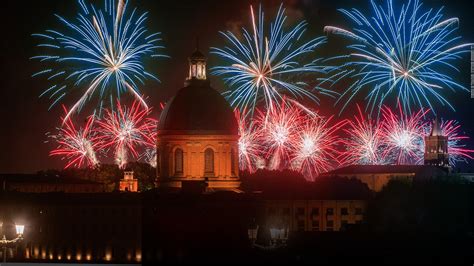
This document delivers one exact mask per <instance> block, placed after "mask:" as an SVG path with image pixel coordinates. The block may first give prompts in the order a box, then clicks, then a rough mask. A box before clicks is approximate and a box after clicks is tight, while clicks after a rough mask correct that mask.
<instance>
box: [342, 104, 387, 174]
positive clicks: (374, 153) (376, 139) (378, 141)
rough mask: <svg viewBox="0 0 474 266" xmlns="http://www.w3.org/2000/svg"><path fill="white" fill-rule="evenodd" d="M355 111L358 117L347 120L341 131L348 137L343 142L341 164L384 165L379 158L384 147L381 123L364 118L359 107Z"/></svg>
mask: <svg viewBox="0 0 474 266" xmlns="http://www.w3.org/2000/svg"><path fill="white" fill-rule="evenodd" d="M357 110H358V112H359V115H354V119H353V120H349V121H348V126H347V127H346V128H344V129H343V131H344V132H345V133H346V134H347V135H348V136H349V137H348V138H347V139H346V140H344V141H343V142H344V146H345V151H343V152H342V154H341V155H342V159H341V161H342V162H343V163H342V164H343V165H353V164H363V165H377V164H384V160H383V158H382V156H381V155H382V150H383V148H384V146H385V145H384V138H383V133H382V123H378V121H376V120H374V119H371V118H370V117H366V115H364V114H363V112H362V110H361V108H360V106H359V105H357Z"/></svg>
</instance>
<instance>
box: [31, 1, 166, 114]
mask: <svg viewBox="0 0 474 266" xmlns="http://www.w3.org/2000/svg"><path fill="white" fill-rule="evenodd" d="M78 2H79V4H80V7H81V12H80V13H79V14H78V17H77V20H76V21H75V22H72V21H69V20H66V19H65V18H63V17H61V16H58V15H57V17H58V19H59V20H60V21H61V22H62V23H63V24H64V25H65V26H66V29H67V31H65V32H59V31H56V30H47V31H46V32H45V33H42V34H33V36H35V37H39V38H41V39H42V40H44V43H41V44H39V45H38V46H39V47H43V48H46V49H48V52H47V53H46V54H44V55H39V56H34V57H33V59H38V60H40V61H41V62H49V63H51V64H48V68H46V69H45V70H42V71H40V72H38V73H36V74H33V76H38V75H46V76H47V79H48V80H49V81H52V82H54V84H53V85H52V86H51V87H49V88H48V89H46V90H45V91H44V92H43V93H42V94H41V96H43V95H49V98H50V99H54V101H53V103H52V104H51V107H52V106H54V105H55V104H56V103H57V102H59V101H60V100H61V99H62V98H63V97H65V96H66V94H68V93H69V92H70V91H71V90H73V89H74V90H77V89H78V88H81V89H82V90H83V91H82V95H81V96H80V98H79V100H77V101H76V102H75V104H74V105H73V106H72V108H71V109H70V110H69V112H68V113H67V114H66V117H65V120H67V118H68V117H69V116H70V115H71V114H72V113H73V112H76V111H78V110H80V109H81V108H82V106H83V105H84V104H85V102H86V101H87V100H89V99H90V98H91V97H92V96H93V95H94V94H96V95H99V96H100V98H102V97H104V96H106V95H109V96H110V98H111V100H112V98H113V95H114V94H115V95H116V96H119V95H120V94H122V93H123V92H126V91H128V92H130V93H131V94H132V95H133V96H134V97H136V99H137V100H139V101H140V103H141V104H142V105H143V106H144V107H145V108H147V105H146V103H145V101H144V99H143V98H142V96H141V93H140V91H139V89H138V84H143V83H144V80H145V79H148V78H152V79H156V80H158V79H157V78H156V77H155V76H154V75H153V74H151V73H149V72H147V71H146V70H145V65H144V60H145V59H147V58H151V57H163V55H162V54H160V53H158V50H159V49H161V48H163V47H162V46H160V45H158V43H159V42H160V41H161V38H160V37H159V35H160V33H153V34H148V33H147V29H146V27H145V22H146V20H147V16H146V13H144V14H141V15H139V14H138V12H137V11H136V9H133V10H132V11H131V12H128V5H127V2H126V1H124V0H117V1H114V0H105V10H104V11H102V10H97V9H96V8H95V7H94V6H93V5H88V4H86V3H85V2H84V0H79V1H78ZM51 65H55V66H56V68H53V67H50V66H51ZM112 87H115V93H114V90H113V89H111V88H112ZM101 103H102V101H101Z"/></svg>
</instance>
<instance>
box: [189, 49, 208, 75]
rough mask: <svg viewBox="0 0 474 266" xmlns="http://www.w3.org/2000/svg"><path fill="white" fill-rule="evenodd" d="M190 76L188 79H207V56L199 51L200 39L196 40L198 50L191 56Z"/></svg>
mask: <svg viewBox="0 0 474 266" xmlns="http://www.w3.org/2000/svg"><path fill="white" fill-rule="evenodd" d="M188 60H189V76H188V78H187V80H188V81H189V80H193V79H197V80H206V79H207V77H206V57H205V56H204V55H203V54H202V53H201V52H200V51H199V40H196V51H194V53H192V55H191V56H190V57H189V59H188Z"/></svg>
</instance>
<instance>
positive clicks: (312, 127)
mask: <svg viewBox="0 0 474 266" xmlns="http://www.w3.org/2000/svg"><path fill="white" fill-rule="evenodd" d="M308 118H309V119H308V120H306V121H305V123H304V125H303V126H302V127H301V130H300V132H299V134H298V138H297V139H296V145H295V149H294V152H293V154H292V165H291V168H292V169H295V170H298V171H299V172H301V173H302V174H303V175H304V176H305V178H306V179H308V180H314V179H315V178H316V177H317V176H318V175H319V174H320V173H322V172H327V171H330V170H333V169H334V168H336V167H337V166H339V165H340V164H341V162H340V161H339V157H340V152H339V150H338V146H339V144H341V138H340V136H339V135H338V134H337V132H338V131H339V130H340V129H341V128H342V127H344V126H345V125H346V124H347V120H341V121H339V122H337V123H336V124H334V125H330V123H331V122H332V118H333V117H329V118H327V119H326V118H323V117H321V116H319V115H314V116H312V117H308Z"/></svg>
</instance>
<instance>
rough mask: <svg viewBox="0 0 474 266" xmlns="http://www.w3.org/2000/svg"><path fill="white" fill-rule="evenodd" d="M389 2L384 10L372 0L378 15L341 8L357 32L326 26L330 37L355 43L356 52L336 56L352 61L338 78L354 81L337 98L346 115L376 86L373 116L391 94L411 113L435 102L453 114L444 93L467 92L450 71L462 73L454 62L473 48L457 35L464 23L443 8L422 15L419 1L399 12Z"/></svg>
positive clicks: (369, 97) (372, 97) (371, 94)
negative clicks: (445, 13)
mask: <svg viewBox="0 0 474 266" xmlns="http://www.w3.org/2000/svg"><path fill="white" fill-rule="evenodd" d="M386 2H387V8H386V9H385V8H383V7H382V6H378V5H376V4H375V2H374V1H371V3H372V9H373V12H374V13H375V15H374V16H373V17H366V16H365V15H364V14H363V13H362V12H360V11H359V10H356V9H351V10H346V9H340V10H339V11H341V12H342V13H343V14H344V15H346V16H347V17H348V18H349V19H350V20H351V21H353V22H354V24H355V25H356V27H355V28H354V29H353V30H346V29H342V28H338V27H334V26H327V27H325V31H326V32H328V33H333V34H335V35H342V36H344V37H346V38H348V39H349V40H353V41H355V43H354V44H351V45H349V46H348V49H350V50H352V51H353V52H352V53H350V54H347V55H342V56H337V57H334V58H333V59H343V60H348V62H346V63H343V64H342V66H341V68H340V69H345V70H343V71H342V70H341V71H340V72H339V73H340V77H339V79H342V78H344V77H351V78H352V79H353V80H354V82H353V83H352V85H351V86H349V87H348V88H347V89H346V91H345V92H344V93H343V94H342V95H341V96H340V97H339V99H338V102H343V107H342V109H341V112H342V111H343V110H344V109H345V108H346V107H347V105H348V104H349V103H350V102H351V101H352V99H353V98H354V97H355V96H356V95H357V94H359V93H361V92H362V91H364V90H365V89H366V88H368V87H370V88H372V89H371V90H370V91H369V92H368V93H367V95H366V98H365V99H366V101H367V102H368V105H367V108H368V109H370V113H372V112H373V111H374V109H378V108H379V107H381V106H382V105H383V104H384V103H385V101H386V100H387V98H388V97H389V96H396V98H397V99H398V100H399V101H400V102H401V104H402V107H403V111H404V112H407V113H411V111H412V108H413V107H414V106H416V107H417V108H416V109H421V108H425V107H428V108H429V109H431V110H433V111H434V110H435V109H434V108H433V101H437V102H438V103H440V104H442V105H448V106H450V107H451V108H452V109H453V110H454V108H453V107H452V106H451V105H450V103H449V102H448V100H446V99H445V98H444V97H443V95H442V92H443V91H445V90H447V89H449V90H451V91H456V90H464V91H468V89H467V88H465V87H464V86H462V85H461V84H459V83H456V82H455V81H454V80H453V78H452V76H451V75H449V74H447V73H445V72H446V69H448V70H454V71H458V72H459V70H458V68H457V67H456V66H455V65H454V64H453V63H454V61H455V60H456V59H459V58H460V56H461V54H463V53H466V52H468V51H469V47H470V46H471V45H472V44H459V41H460V39H461V37H460V36H456V35H455V31H456V29H457V27H458V23H459V20H458V19H457V18H449V19H444V16H443V14H442V13H441V11H442V8H441V9H439V10H438V11H434V10H433V9H429V10H428V11H423V9H422V4H421V3H420V1H418V0H414V1H410V2H408V4H406V5H403V6H402V7H401V8H400V10H399V12H397V11H396V10H395V8H394V6H393V2H392V1H391V0H388V1H386ZM378 110H380V109H378Z"/></svg>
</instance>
